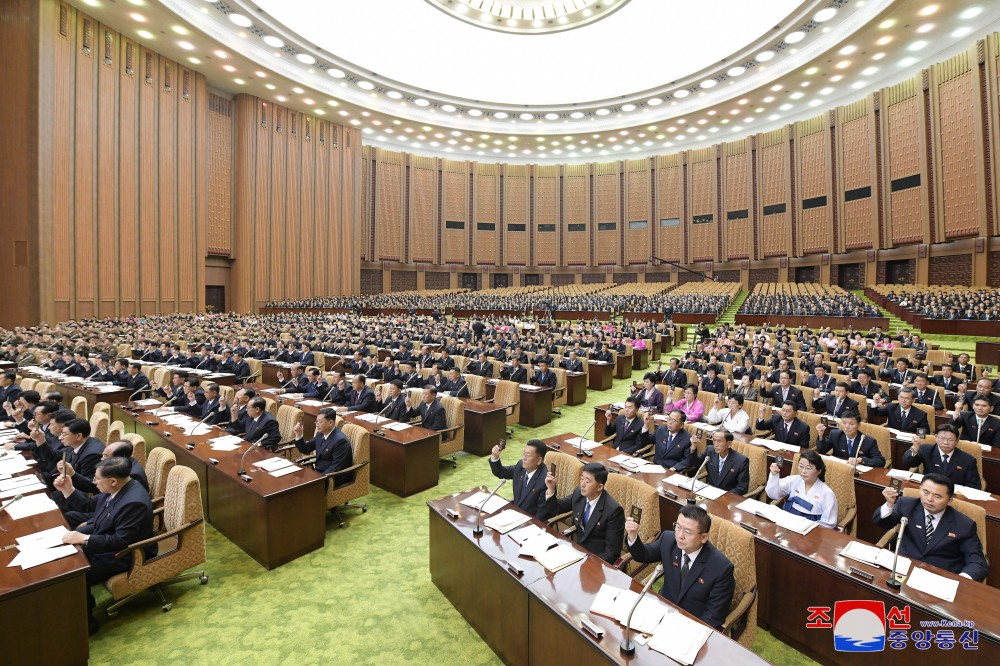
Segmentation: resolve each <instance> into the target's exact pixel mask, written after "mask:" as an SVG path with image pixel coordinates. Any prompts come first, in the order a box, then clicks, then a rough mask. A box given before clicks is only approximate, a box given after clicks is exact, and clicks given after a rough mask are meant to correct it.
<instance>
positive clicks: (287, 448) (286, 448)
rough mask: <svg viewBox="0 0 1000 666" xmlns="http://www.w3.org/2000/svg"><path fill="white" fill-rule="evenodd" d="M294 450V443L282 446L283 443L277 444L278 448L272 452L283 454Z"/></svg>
mask: <svg viewBox="0 0 1000 666" xmlns="http://www.w3.org/2000/svg"><path fill="white" fill-rule="evenodd" d="M294 448H295V444H294V443H292V444H284V443H281V442H279V446H278V448H276V449H275V450H274V452H275V453H284V452H285V451H291V450H292V449H294Z"/></svg>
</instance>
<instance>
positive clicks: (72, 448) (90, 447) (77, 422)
mask: <svg viewBox="0 0 1000 666" xmlns="http://www.w3.org/2000/svg"><path fill="white" fill-rule="evenodd" d="M59 441H60V442H61V443H62V445H63V447H65V448H66V462H67V463H68V465H69V466H63V463H62V460H60V461H59V462H57V463H56V472H58V475H60V476H61V475H63V472H64V470H65V474H66V475H69V473H70V469H71V468H72V470H73V472H74V473H73V475H72V483H73V486H74V487H75V488H77V489H78V490H82V491H83V492H85V493H94V492H97V490H96V486H95V485H94V481H93V478H94V470H95V469H97V464H98V463H99V462H101V456H102V455H103V454H104V443H103V442H101V441H100V440H99V439H97V438H96V437H91V436H90V423H88V422H87V421H85V420H83V419H73V420H72V421H70V422H69V423H67V424H66V425H65V426H63V429H62V432H61V433H60V435H59ZM59 455H62V454H61V453H60V454H59Z"/></svg>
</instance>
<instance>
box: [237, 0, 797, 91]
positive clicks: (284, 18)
mask: <svg viewBox="0 0 1000 666" xmlns="http://www.w3.org/2000/svg"><path fill="white" fill-rule="evenodd" d="M487 4H488V2H487ZM801 4H803V3H802V2H800V0H767V1H766V2H757V3H747V2H746V1H745V0H705V1H702V2H667V1H666V0H632V2H629V3H626V4H625V5H624V6H622V7H621V8H620V9H619V10H618V11H616V12H614V13H613V14H611V15H610V16H606V17H605V18H603V20H600V21H596V22H594V23H591V24H589V25H586V26H583V27H581V28H578V29H576V30H569V31H566V32H557V33H550V34H545V35H522V34H509V33H505V32H497V31H494V30H484V29H482V28H481V27H479V26H476V25H474V24H472V23H467V22H465V21H461V20H456V19H455V18H454V17H453V16H451V15H449V14H446V13H444V12H442V11H439V10H438V9H437V8H435V7H434V6H433V5H432V4H430V3H429V2H417V1H414V0H364V2H322V1H317V0H256V5H257V6H259V7H260V8H261V9H263V10H264V12H266V13H267V14H268V15H269V16H270V17H272V18H274V19H275V21H277V22H278V23H280V24H281V25H282V26H283V27H284V28H285V29H287V30H288V31H290V32H293V33H296V34H298V35H299V36H301V37H302V38H303V39H305V40H306V41H308V42H309V43H311V44H314V45H316V46H317V47H319V48H320V49H322V50H323V51H325V52H326V53H329V54H332V55H334V56H336V57H337V58H338V59H341V60H344V61H347V62H349V63H352V64H353V65H355V66H356V67H358V68H360V69H363V70H365V71H367V72H369V73H371V74H372V75H373V76H377V77H383V78H386V79H391V80H393V81H399V82H404V83H406V84H407V85H409V86H411V87H412V88H415V89H418V90H424V91H433V92H434V93H435V94H437V95H441V96H445V97H450V98H460V99H464V100H470V101H473V102H477V103H483V104H492V105H498V104H499V105H512V106H550V105H551V106H569V105H573V104H585V103H587V102H590V101H592V100H604V99H612V98H615V97H620V96H623V95H626V96H627V95H632V94H634V93H637V92H641V91H644V90H650V89H653V88H657V87H660V86H662V85H664V84H668V83H670V82H672V81H677V80H681V79H683V78H685V77H686V76H689V75H692V74H694V73H696V72H699V71H701V70H703V69H705V68H706V67H709V66H710V65H713V64H716V63H718V62H720V61H723V60H726V59H727V58H729V57H730V56H732V54H734V53H738V52H739V51H741V50H742V49H744V48H745V47H747V46H748V45H750V44H752V43H754V42H756V41H757V40H759V39H760V38H761V37H762V36H765V35H768V34H769V33H772V32H773V29H774V28H775V26H778V25H781V24H782V22H783V20H784V19H785V18H786V17H787V16H788V15H789V14H790V13H791V12H792V11H793V10H794V9H795V8H796V7H797V6H799V5H801ZM387 18H388V20H387ZM336 25H357V26H377V31H378V34H377V36H375V35H373V33H372V31H369V30H331V26H336ZM416 26H419V29H417V28H416ZM682 26H683V27H682ZM623 62H624V63H626V65H625V66H624V67H623V66H622V63H623ZM732 64H738V63H735V62H734V63H732Z"/></svg>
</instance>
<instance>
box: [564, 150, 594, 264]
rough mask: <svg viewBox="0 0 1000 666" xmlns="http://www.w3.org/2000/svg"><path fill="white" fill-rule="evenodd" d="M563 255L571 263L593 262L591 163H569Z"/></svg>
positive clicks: (565, 186)
mask: <svg viewBox="0 0 1000 666" xmlns="http://www.w3.org/2000/svg"><path fill="white" fill-rule="evenodd" d="M563 188H564V191H563V201H564V202H565V204H564V205H565V206H566V213H565V215H564V216H563V222H564V225H565V226H564V229H563V233H564V234H565V235H564V238H565V239H566V241H565V243H564V244H563V247H564V250H563V257H564V259H565V263H566V265H567V266H588V265H590V254H591V252H590V249H591V248H590V222H591V220H590V167H589V166H588V165H583V164H570V165H567V166H566V175H565V177H564V179H563Z"/></svg>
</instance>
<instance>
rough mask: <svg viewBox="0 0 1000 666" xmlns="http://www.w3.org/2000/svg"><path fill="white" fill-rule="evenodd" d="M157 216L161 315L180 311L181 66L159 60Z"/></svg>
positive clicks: (157, 90) (163, 59)
mask: <svg viewBox="0 0 1000 666" xmlns="http://www.w3.org/2000/svg"><path fill="white" fill-rule="evenodd" d="M158 61H159V67H158V69H159V71H160V85H159V86H157V88H156V92H157V96H158V103H159V111H158V122H157V130H158V133H157V138H158V141H159V150H158V151H157V156H158V158H159V160H158V163H157V174H158V176H159V178H158V181H157V213H158V214H159V218H160V219H159V223H158V225H157V228H158V229H159V235H160V256H161V260H160V283H159V291H160V293H159V297H160V312H164V313H169V312H176V311H177V289H176V280H177V264H176V263H175V262H176V256H177V176H176V173H177V171H176V169H177V150H178V145H177V94H178V93H177V66H176V65H175V64H174V63H172V62H170V61H169V60H167V59H166V58H159V59H158Z"/></svg>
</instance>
